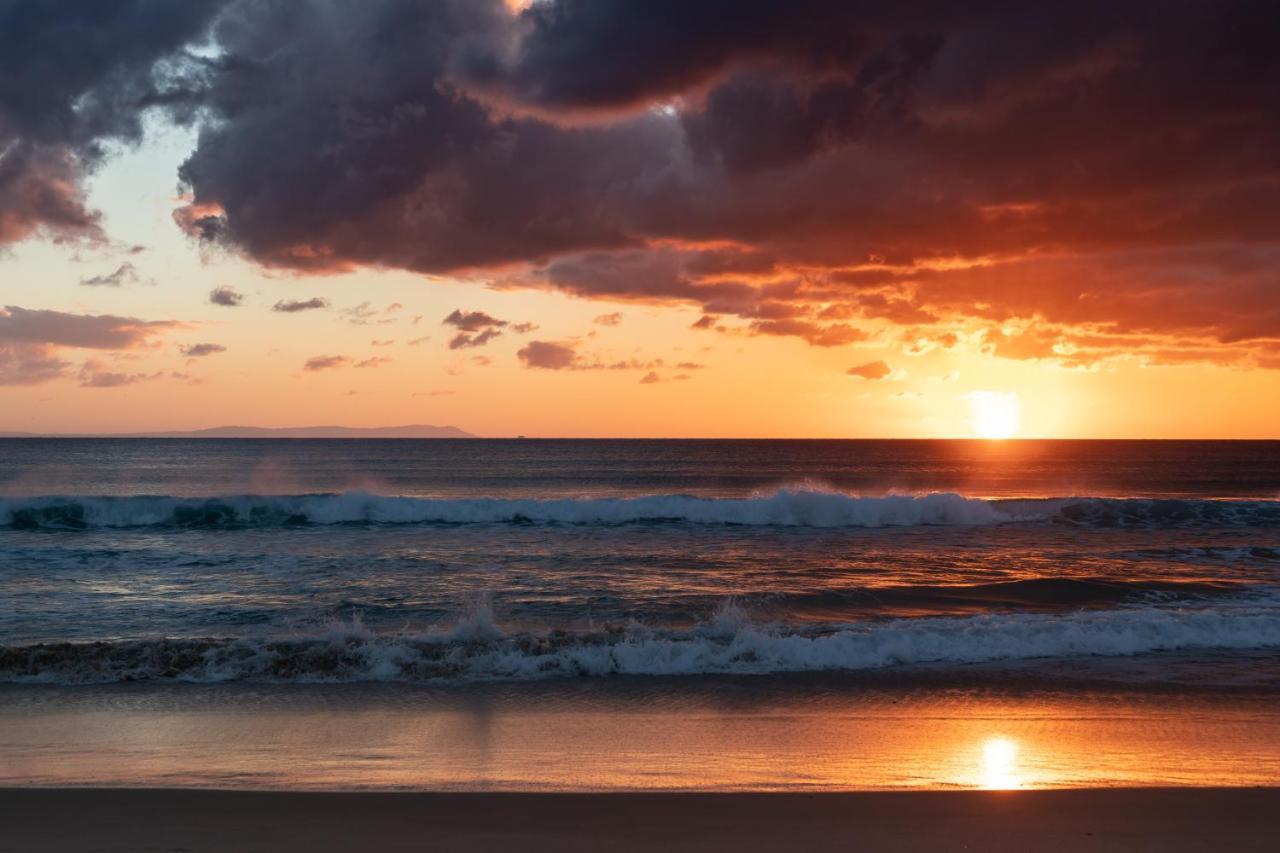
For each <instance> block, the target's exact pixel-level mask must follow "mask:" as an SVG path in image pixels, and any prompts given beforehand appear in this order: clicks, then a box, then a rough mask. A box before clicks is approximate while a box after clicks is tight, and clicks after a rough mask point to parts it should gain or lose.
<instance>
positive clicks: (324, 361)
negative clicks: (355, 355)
mask: <svg viewBox="0 0 1280 853" xmlns="http://www.w3.org/2000/svg"><path fill="white" fill-rule="evenodd" d="M350 363H351V359H349V358H347V357H346V356H345V355H317V356H312V357H311V358H309V359H307V361H306V363H305V364H304V365H302V369H303V370H307V371H311V372H313V373H314V372H317V371H320V370H329V369H330V368H333V367H343V366H344V365H347V364H350Z"/></svg>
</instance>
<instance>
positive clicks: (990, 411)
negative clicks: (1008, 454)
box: [969, 391, 1022, 438]
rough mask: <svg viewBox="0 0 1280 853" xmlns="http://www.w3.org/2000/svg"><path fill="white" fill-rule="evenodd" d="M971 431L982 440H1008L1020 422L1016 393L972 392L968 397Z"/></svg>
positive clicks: (1019, 401) (1019, 404) (1020, 412)
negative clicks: (971, 420)
mask: <svg viewBox="0 0 1280 853" xmlns="http://www.w3.org/2000/svg"><path fill="white" fill-rule="evenodd" d="M969 407H970V410H971V413H972V417H973V431H974V432H975V433H977V435H979V436H980V437H982V438H1009V437H1010V436H1012V435H1014V434H1015V433H1016V432H1017V431H1018V426H1019V424H1020V423H1021V421H1022V401H1021V400H1020V399H1019V398H1018V393H1017V392H1016V391H1003V392H1002V391H974V392H973V393H971V394H970V395H969Z"/></svg>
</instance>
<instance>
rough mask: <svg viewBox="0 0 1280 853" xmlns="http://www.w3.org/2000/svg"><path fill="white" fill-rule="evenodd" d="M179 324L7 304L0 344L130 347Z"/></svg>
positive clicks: (1, 311) (2, 314) (0, 318)
mask: <svg viewBox="0 0 1280 853" xmlns="http://www.w3.org/2000/svg"><path fill="white" fill-rule="evenodd" d="M182 325H183V324H181V323H178V322H177V321H174V320H139V319H137V318H134V317H117V316H114V315H111V314H100V315H95V314H69V313H64V312H62V311H47V310H28V309H26V308H19V307H17V306H16V305H9V306H7V307H5V308H3V309H0V346H3V345H8V344H15V343H18V344H50V345H54V346H65V347H81V348H85V349H133V348H135V347H138V346H141V345H142V344H144V343H146V342H147V341H148V340H149V339H151V338H152V337H155V336H156V335H160V334H163V333H164V332H167V331H170V330H172V329H177V328H180V327H181V326H182Z"/></svg>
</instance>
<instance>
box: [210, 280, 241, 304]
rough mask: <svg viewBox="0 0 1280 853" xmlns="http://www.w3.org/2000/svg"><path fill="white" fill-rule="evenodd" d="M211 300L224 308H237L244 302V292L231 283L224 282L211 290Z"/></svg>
mask: <svg viewBox="0 0 1280 853" xmlns="http://www.w3.org/2000/svg"><path fill="white" fill-rule="evenodd" d="M209 302H211V303H212V304H214V305H221V306H223V307H224V308H235V307H236V306H237V305H239V304H240V303H242V302H244V294H243V293H240V292H239V291H237V290H236V289H235V288H234V287H232V286H231V285H229V284H223V285H219V286H218V287H215V288H214V289H213V290H211V291H209Z"/></svg>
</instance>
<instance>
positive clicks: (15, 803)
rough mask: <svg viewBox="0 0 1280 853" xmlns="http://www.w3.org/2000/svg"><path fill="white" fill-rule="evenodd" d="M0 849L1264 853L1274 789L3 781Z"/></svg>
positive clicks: (1274, 816)
mask: <svg viewBox="0 0 1280 853" xmlns="http://www.w3.org/2000/svg"><path fill="white" fill-rule="evenodd" d="M0 826H2V827H4V832H3V837H0V850H4V851H12V853H18V851H35V850H39V851H49V853H61V851H81V850H98V851H125V850H140V849H155V850H177V849H182V850H185V851H188V853H202V851H211V853H213V852H214V851H233V850H236V851H239V850H255V851H290V850H308V851H320V852H321V853H322V852H323V851H347V850H351V851H355V850H379V851H399V850H421V849H447V850H460V851H471V850H477V851H478V850H567V851H577V850H582V851H587V850H601V849H608V850H613V851H632V850H634V851H649V850H654V849H664V850H670V851H678V850H694V849H696V850H725V851H729V850H733V851H752V850H761V851H763V850H781V849H805V850H833V851H834V850H848V849H858V850H900V851H912V850H935V849H940V848H943V849H976V850H1010V851H1013V850H1033V849H1053V850H1091V851H1092V850H1098V851H1102V850H1175V851H1176V850H1188V851H1190V850H1206V849H1231V850H1269V849H1274V848H1273V845H1274V839H1275V837H1276V833H1277V832H1280V787H1265V788H1088V789H1066V790H1064V789H1053V790H1032V791H936V790H934V791H868V792H852V793H849V792H841V793H812V794H799V793H772V794H770V793H763V794H757V793H683V794H677V793H583V794H571V793H567V794H560V793H556V794H547V793H431V792H345V793H340V792H297V791H229V790H207V789H205V790H200V789H174V788H149V789H147V788H143V789H140V788H97V789H93V788H46V789H40V788H4V789H0Z"/></svg>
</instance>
